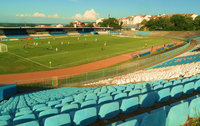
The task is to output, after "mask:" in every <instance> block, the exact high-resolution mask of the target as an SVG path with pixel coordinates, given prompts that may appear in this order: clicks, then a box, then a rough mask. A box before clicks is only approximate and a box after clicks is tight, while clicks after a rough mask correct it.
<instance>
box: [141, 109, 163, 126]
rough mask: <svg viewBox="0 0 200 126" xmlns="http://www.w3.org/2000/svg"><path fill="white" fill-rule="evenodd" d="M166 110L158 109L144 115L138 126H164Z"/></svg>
mask: <svg viewBox="0 0 200 126" xmlns="http://www.w3.org/2000/svg"><path fill="white" fill-rule="evenodd" d="M165 120H166V112H165V110H160V111H157V112H154V113H152V114H149V115H147V116H145V117H144V118H143V120H142V122H141V125H140V126H165Z"/></svg>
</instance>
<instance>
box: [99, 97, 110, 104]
mask: <svg viewBox="0 0 200 126" xmlns="http://www.w3.org/2000/svg"><path fill="white" fill-rule="evenodd" d="M111 101H113V97H112V96H106V97H103V98H99V101H98V104H104V103H108V102H111Z"/></svg>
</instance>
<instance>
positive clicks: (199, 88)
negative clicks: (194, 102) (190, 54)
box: [194, 80, 200, 91]
mask: <svg viewBox="0 0 200 126" xmlns="http://www.w3.org/2000/svg"><path fill="white" fill-rule="evenodd" d="M194 90H196V91H200V80H198V81H196V83H195V85H194Z"/></svg>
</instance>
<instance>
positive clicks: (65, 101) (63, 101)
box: [62, 97, 74, 103]
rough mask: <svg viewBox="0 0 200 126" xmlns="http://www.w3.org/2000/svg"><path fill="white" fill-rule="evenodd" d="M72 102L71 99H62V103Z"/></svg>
mask: <svg viewBox="0 0 200 126" xmlns="http://www.w3.org/2000/svg"><path fill="white" fill-rule="evenodd" d="M73 100H74V98H73V97H66V98H64V99H62V103H69V102H72V101H73Z"/></svg>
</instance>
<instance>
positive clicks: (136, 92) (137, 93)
mask: <svg viewBox="0 0 200 126" xmlns="http://www.w3.org/2000/svg"><path fill="white" fill-rule="evenodd" d="M140 93H141V91H140V90H133V91H131V92H129V94H128V96H130V97H131V96H137V95H139V94H140Z"/></svg>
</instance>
